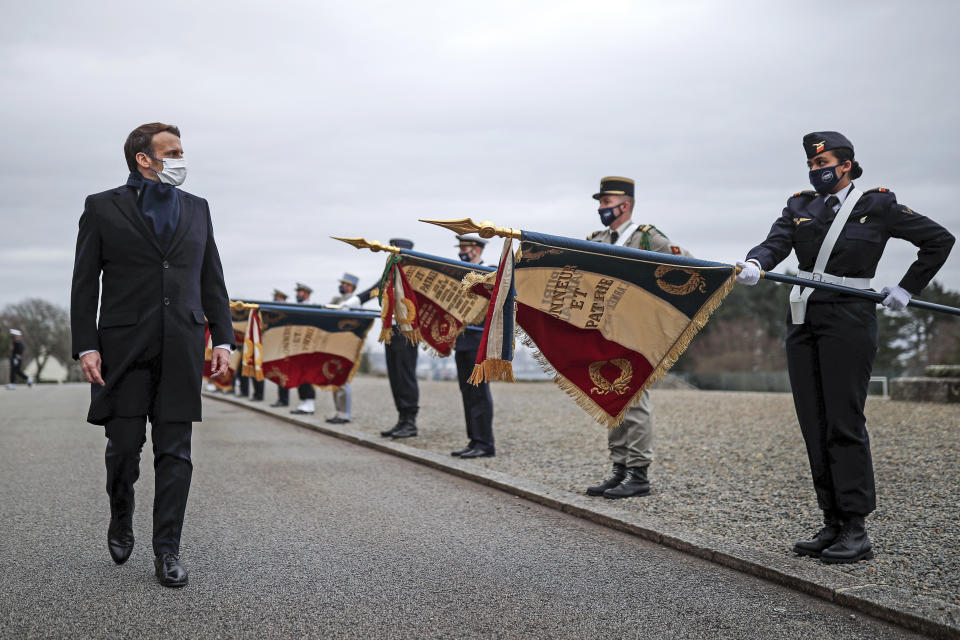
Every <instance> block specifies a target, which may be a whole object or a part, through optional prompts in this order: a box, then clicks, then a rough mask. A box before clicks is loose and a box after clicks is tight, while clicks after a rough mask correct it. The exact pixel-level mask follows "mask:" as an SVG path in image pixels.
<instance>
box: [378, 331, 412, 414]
mask: <svg viewBox="0 0 960 640" xmlns="http://www.w3.org/2000/svg"><path fill="white" fill-rule="evenodd" d="M384 351H385V353H386V357H387V376H388V377H389V378H390V392H391V393H393V404H394V406H396V407H397V413H398V414H399V415H400V420H410V421H413V420H414V419H415V418H416V417H417V412H418V411H419V410H420V406H419V403H420V387H419V385H418V384H417V347H416V345H413V344H410V341H409V340H407V339H406V338H404V337H403V336H402V335H400V333H399V332H397V331H396V330H394V332H393V336H392V337H391V338H390V344H388V345H385V347H384Z"/></svg>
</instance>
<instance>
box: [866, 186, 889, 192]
mask: <svg viewBox="0 0 960 640" xmlns="http://www.w3.org/2000/svg"><path fill="white" fill-rule="evenodd" d="M867 193H890V189H887V188H886V187H874V188H873V189H867Z"/></svg>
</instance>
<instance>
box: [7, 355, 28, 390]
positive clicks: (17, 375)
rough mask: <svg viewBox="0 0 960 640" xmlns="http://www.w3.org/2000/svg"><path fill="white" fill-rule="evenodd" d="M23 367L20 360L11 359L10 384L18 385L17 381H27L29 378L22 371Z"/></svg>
mask: <svg viewBox="0 0 960 640" xmlns="http://www.w3.org/2000/svg"><path fill="white" fill-rule="evenodd" d="M21 365H22V362H21V360H20V358H11V359H10V384H16V383H17V380H23V381H24V382H26V381H27V376H26V375H24V373H23V371H21V370H20V367H21Z"/></svg>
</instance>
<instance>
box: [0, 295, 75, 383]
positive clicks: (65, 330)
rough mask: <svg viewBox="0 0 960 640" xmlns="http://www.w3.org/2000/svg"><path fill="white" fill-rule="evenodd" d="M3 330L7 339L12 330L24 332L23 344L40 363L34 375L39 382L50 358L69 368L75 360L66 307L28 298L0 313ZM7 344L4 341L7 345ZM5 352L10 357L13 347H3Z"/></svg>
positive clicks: (0, 325)
mask: <svg viewBox="0 0 960 640" xmlns="http://www.w3.org/2000/svg"><path fill="white" fill-rule="evenodd" d="M0 327H2V330H3V333H4V337H5V338H6V337H8V336H9V329H20V330H21V331H23V342H24V344H26V346H27V350H28V351H29V353H30V355H32V356H33V357H34V358H35V359H36V362H37V370H36V373H35V374H34V376H35V377H36V378H37V380H39V379H40V373H41V372H42V371H43V368H44V367H45V366H46V364H47V362H48V361H49V360H50V358H51V357H54V358H56V359H57V360H59V361H60V362H61V363H62V364H63V365H64V366H65V367H69V365H70V360H71V357H72V355H71V353H70V316H69V314H68V313H67V310H66V309H64V308H63V307H60V306H57V305H55V304H53V303H51V302H47V301H46V300H42V299H40V298H27V299H26V300H23V301H22V302H18V303H17V304H11V305H7V306H6V307H5V308H4V310H3V313H2V314H0ZM7 342H9V341H8V340H6V339H5V340H4V343H7ZM3 351H4V353H5V354H6V355H9V351H10V345H9V344H4V345H3Z"/></svg>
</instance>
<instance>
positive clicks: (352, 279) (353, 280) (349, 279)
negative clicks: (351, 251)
mask: <svg viewBox="0 0 960 640" xmlns="http://www.w3.org/2000/svg"><path fill="white" fill-rule="evenodd" d="M340 282H346V283H347V284H352V285H353V286H354V287H356V286H357V283H358V282H360V278H358V277H357V276H355V275H353V274H352V273H344V274H343V277H342V278H340Z"/></svg>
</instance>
